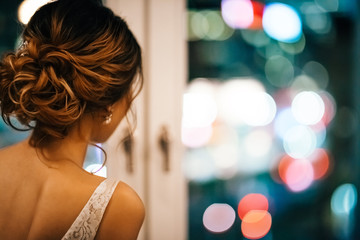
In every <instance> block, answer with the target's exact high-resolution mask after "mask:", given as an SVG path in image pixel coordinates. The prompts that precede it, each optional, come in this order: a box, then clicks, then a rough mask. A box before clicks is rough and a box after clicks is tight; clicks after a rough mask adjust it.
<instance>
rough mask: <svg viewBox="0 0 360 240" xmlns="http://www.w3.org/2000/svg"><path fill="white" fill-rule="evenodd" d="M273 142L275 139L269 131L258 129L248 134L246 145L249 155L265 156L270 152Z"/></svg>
mask: <svg viewBox="0 0 360 240" xmlns="http://www.w3.org/2000/svg"><path fill="white" fill-rule="evenodd" d="M272 142H273V139H272V136H271V134H270V133H269V132H267V131H264V130H260V129H258V130H254V131H252V132H251V133H249V134H248V135H247V136H246V138H245V140H244V147H245V150H246V152H247V154H248V155H249V156H251V157H255V158H256V157H263V156H266V155H267V154H268V153H269V151H270V149H271V146H272Z"/></svg>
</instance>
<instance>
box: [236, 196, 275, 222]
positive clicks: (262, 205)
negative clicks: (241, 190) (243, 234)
mask: <svg viewBox="0 0 360 240" xmlns="http://www.w3.org/2000/svg"><path fill="white" fill-rule="evenodd" d="M268 209H269V201H268V199H267V198H266V197H265V196H264V195H262V194H260V193H249V194H247V195H246V196H244V197H243V198H242V199H241V201H240V202H239V205H238V215H239V218H240V219H241V220H243V219H244V217H245V215H246V214H247V213H248V212H250V211H251V210H265V211H267V210H268Z"/></svg>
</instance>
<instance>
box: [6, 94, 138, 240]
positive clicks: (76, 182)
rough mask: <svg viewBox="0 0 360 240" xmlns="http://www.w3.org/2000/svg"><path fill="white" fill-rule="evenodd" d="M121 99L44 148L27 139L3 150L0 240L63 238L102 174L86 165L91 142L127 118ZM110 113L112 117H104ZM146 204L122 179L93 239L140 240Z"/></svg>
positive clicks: (89, 115) (90, 116)
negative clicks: (138, 239) (34, 145)
mask: <svg viewBox="0 0 360 240" xmlns="http://www.w3.org/2000/svg"><path fill="white" fill-rule="evenodd" d="M126 105H127V104H126V101H125V100H120V101H118V102H116V103H115V104H114V105H112V106H110V107H109V108H108V109H107V110H104V111H101V112H99V113H96V114H88V115H85V116H84V117H83V118H82V119H81V120H80V121H79V123H78V124H77V125H76V126H74V128H73V129H71V131H70V133H69V135H68V136H67V137H66V138H64V139H62V140H58V141H53V142H50V143H49V144H48V145H47V146H46V147H44V148H43V149H42V151H40V150H36V149H35V148H33V147H31V146H30V145H29V141H28V139H27V140H24V141H22V142H20V143H18V144H16V145H13V146H10V147H7V148H4V149H1V150H0V193H1V194H0V239H3V240H6V239H11V240H16V239H29V240H31V239H37V240H41V239H47V240H49V239H61V238H62V237H63V236H64V234H65V233H66V232H67V230H68V229H69V228H70V226H71V224H72V223H73V222H74V220H75V219H76V217H77V216H78V214H79V213H80V211H81V210H82V208H83V207H84V205H85V204H86V202H87V201H88V199H89V198H90V196H91V194H92V193H93V192H94V190H95V189H96V187H97V186H98V185H99V184H100V183H101V181H103V180H104V178H102V177H99V176H95V175H92V174H89V173H87V172H86V171H85V170H83V169H82V166H83V163H84V159H85V154H86V149H87V146H88V143H89V142H104V141H106V140H107V139H108V138H109V137H110V135H111V134H112V133H113V132H114V130H115V129H116V127H117V125H118V124H119V122H120V121H121V120H122V119H123V118H124V116H125V114H126V111H127V106H126ZM108 111H112V114H113V115H112V121H111V123H110V124H107V125H105V124H104V123H103V122H104V119H105V117H106V116H107V115H108V114H109V113H108ZM144 215H145V212H144V205H143V203H142V201H141V200H140V198H139V197H138V195H137V194H136V193H135V191H134V190H133V189H131V187H129V186H128V185H126V184H125V183H123V182H120V183H119V184H118V186H117V187H116V189H115V192H114V194H113V196H112V198H111V200H110V202H109V205H108V206H107V208H106V211H105V214H104V217H103V219H102V222H101V224H100V226H99V230H98V232H97V235H96V238H95V239H119V240H132V239H136V238H137V235H138V233H139V230H140V228H141V225H142V223H143V220H144Z"/></svg>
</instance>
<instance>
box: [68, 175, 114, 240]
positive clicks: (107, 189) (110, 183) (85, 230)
mask: <svg viewBox="0 0 360 240" xmlns="http://www.w3.org/2000/svg"><path fill="white" fill-rule="evenodd" d="M117 184H118V181H114V180H110V179H105V180H104V181H102V182H101V183H100V184H99V186H98V187H97V188H96V189H95V191H94V192H93V194H92V195H91V197H90V199H89V201H88V202H87V203H86V205H85V206H84V208H83V209H82V211H81V212H80V214H79V215H78V217H77V218H76V220H75V221H74V223H73V224H72V225H71V227H70V229H69V230H68V231H67V232H66V234H65V236H64V237H63V238H62V240H73V239H81V240H89V239H94V238H95V235H96V232H97V230H98V228H99V225H100V222H101V219H102V217H103V215H104V212H105V209H106V207H107V205H108V203H109V201H110V198H111V196H112V195H113V193H114V190H115V188H116V186H117Z"/></svg>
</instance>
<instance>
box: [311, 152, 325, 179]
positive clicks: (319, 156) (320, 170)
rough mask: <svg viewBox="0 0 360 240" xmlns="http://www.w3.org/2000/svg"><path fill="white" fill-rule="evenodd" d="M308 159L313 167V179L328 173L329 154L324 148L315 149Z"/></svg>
mask: <svg viewBox="0 0 360 240" xmlns="http://www.w3.org/2000/svg"><path fill="white" fill-rule="evenodd" d="M308 159H309V161H310V163H311V165H312V167H313V171H314V180H318V179H321V178H323V177H324V176H325V175H326V174H327V173H328V171H329V169H330V156H329V154H328V152H327V151H326V150H325V149H323V148H318V149H316V150H315V151H314V153H313V154H312V155H310V156H309V158H308Z"/></svg>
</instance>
